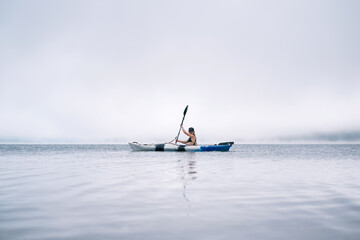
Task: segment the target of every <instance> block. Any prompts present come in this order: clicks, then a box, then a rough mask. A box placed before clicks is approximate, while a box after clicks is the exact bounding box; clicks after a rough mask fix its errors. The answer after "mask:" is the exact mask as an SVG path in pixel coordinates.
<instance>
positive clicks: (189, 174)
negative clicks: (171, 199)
mask: <svg viewBox="0 0 360 240" xmlns="http://www.w3.org/2000/svg"><path fill="white" fill-rule="evenodd" d="M185 154H186V153H185ZM188 154H189V156H187V157H188V158H181V159H180V160H178V163H179V170H180V178H181V180H182V182H183V193H182V195H183V197H184V199H185V200H186V202H187V203H188V211H187V215H189V214H190V212H191V211H190V210H191V201H190V199H189V197H188V196H187V191H186V190H187V187H188V185H190V184H191V182H192V181H194V180H196V179H197V177H196V173H197V172H196V160H195V155H194V153H188Z"/></svg>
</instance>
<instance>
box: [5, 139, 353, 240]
mask: <svg viewBox="0 0 360 240" xmlns="http://www.w3.org/2000/svg"><path fill="white" fill-rule="evenodd" d="M0 239H1V240H2V239H12V240H16V239H37V240H38V239H274V240H275V239H276V240H278V239H286V240H288V239H317V240H318V239H327V240H328V239H356V240H358V239H360V145H235V146H233V147H232V149H231V152H209V153H206V152H204V153H201V152H198V153H188V152H132V151H131V150H130V148H129V147H128V146H127V145H0Z"/></svg>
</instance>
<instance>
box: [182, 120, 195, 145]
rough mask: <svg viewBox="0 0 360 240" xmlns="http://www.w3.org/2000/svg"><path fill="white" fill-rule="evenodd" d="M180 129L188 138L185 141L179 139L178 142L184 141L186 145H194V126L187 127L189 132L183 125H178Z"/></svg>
mask: <svg viewBox="0 0 360 240" xmlns="http://www.w3.org/2000/svg"><path fill="white" fill-rule="evenodd" d="M180 126H181V129H182V130H183V132H184V133H185V134H186V135H188V136H189V139H188V140H187V141H180V140H177V141H178V142H181V143H184V144H186V145H196V136H195V130H194V128H192V127H191V128H189V132H187V131H186V130H185V128H184V127H183V125H180Z"/></svg>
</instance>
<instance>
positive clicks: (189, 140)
mask: <svg viewBox="0 0 360 240" xmlns="http://www.w3.org/2000/svg"><path fill="white" fill-rule="evenodd" d="M194 136H195V135H194ZM187 142H193V141H192V140H191V137H189V139H188V140H187ZM194 145H196V136H195V142H194Z"/></svg>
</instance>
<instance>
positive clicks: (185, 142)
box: [177, 140, 187, 144]
mask: <svg viewBox="0 0 360 240" xmlns="http://www.w3.org/2000/svg"><path fill="white" fill-rule="evenodd" d="M177 141H178V142H179V143H183V144H187V141H181V140H177Z"/></svg>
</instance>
